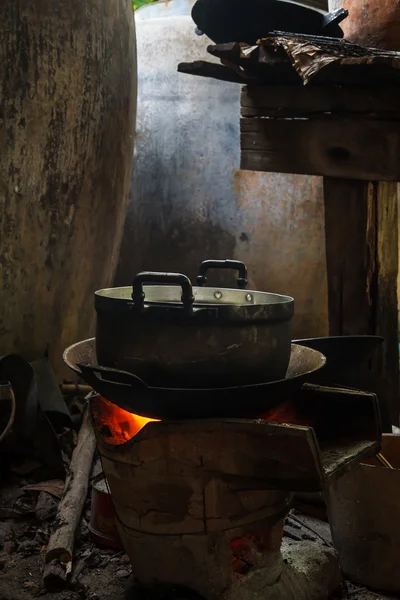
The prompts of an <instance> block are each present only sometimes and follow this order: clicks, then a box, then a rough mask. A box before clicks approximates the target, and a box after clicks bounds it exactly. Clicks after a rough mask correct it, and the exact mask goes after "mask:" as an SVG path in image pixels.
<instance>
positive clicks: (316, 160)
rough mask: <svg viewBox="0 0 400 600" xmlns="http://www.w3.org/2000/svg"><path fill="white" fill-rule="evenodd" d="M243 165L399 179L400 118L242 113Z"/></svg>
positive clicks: (254, 167) (386, 179)
mask: <svg viewBox="0 0 400 600" xmlns="http://www.w3.org/2000/svg"><path fill="white" fill-rule="evenodd" d="M240 130H241V136H240V137H241V168H242V169H245V170H246V169H247V170H250V171H269V172H271V171H272V172H278V173H279V172H280V173H303V174H308V175H324V176H328V177H338V178H346V179H347V178H348V179H362V180H366V181H400V160H399V157H400V122H398V121H374V120H363V121H362V122H360V121H357V120H354V119H339V118H338V119H335V118H324V119H323V118H317V119H312V120H311V119H303V120H302V119H291V120H290V119H268V118H266V119H248V118H245V119H243V118H242V119H241V121H240Z"/></svg>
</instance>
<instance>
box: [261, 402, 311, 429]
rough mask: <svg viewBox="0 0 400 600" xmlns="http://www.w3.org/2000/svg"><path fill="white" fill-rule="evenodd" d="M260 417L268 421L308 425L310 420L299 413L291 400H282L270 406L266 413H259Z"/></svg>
mask: <svg viewBox="0 0 400 600" xmlns="http://www.w3.org/2000/svg"><path fill="white" fill-rule="evenodd" d="M260 419H263V420H264V421H267V422H268V423H271V422H273V423H280V424H282V423H285V424H288V425H304V426H310V425H311V420H310V419H309V418H306V417H305V416H304V415H299V414H298V412H297V411H296V407H295V406H294V404H293V402H291V401H289V402H284V403H283V404H280V405H279V406H277V407H275V408H272V409H271V410H269V411H268V412H267V413H264V414H262V415H260Z"/></svg>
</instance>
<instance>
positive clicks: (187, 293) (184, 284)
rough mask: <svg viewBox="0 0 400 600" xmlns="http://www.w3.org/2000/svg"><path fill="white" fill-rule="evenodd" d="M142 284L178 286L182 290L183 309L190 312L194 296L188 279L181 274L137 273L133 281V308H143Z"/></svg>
mask: <svg viewBox="0 0 400 600" xmlns="http://www.w3.org/2000/svg"><path fill="white" fill-rule="evenodd" d="M144 283H154V284H155V285H179V286H180V287H181V288H182V304H183V307H184V308H185V309H186V310H188V311H191V310H192V306H193V302H194V296H193V288H192V283H191V281H190V279H189V277H186V275H182V274H181V273H157V272H153V271H143V272H142V273H138V275H136V277H135V279H134V281H133V292H132V300H133V304H134V306H135V308H143V304H144V300H145V294H144V291H143V284H144Z"/></svg>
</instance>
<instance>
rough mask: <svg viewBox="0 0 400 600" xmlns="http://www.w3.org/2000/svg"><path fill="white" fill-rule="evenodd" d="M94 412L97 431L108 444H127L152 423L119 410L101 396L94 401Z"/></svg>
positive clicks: (121, 409) (144, 418) (149, 420)
mask: <svg viewBox="0 0 400 600" xmlns="http://www.w3.org/2000/svg"><path fill="white" fill-rule="evenodd" d="M92 411H93V418H94V422H95V426H96V429H97V430H98V431H99V433H100V435H101V436H102V438H103V440H104V441H105V442H106V443H107V444H113V445H114V446H117V445H120V444H125V443H126V442H128V441H129V440H131V439H132V438H133V437H134V436H135V435H137V434H138V433H139V431H140V430H141V429H143V427H144V426H145V425H146V424H147V423H150V422H151V421H157V420H158V419H147V418H146V417H141V416H139V415H135V414H133V413H130V412H128V411H127V410H124V409H123V408H119V406H116V405H115V404H112V403H111V402H109V401H108V400H106V399H105V398H103V397H102V396H100V395H97V396H96V397H95V398H93V399H92Z"/></svg>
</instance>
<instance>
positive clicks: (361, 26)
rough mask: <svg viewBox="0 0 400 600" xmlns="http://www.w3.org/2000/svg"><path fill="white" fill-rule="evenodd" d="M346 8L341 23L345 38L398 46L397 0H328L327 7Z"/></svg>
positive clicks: (399, 4) (399, 17) (399, 8)
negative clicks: (347, 13)
mask: <svg viewBox="0 0 400 600" xmlns="http://www.w3.org/2000/svg"><path fill="white" fill-rule="evenodd" d="M337 8H347V10H348V11H349V16H348V17H347V19H345V20H344V21H343V22H342V23H341V27H342V29H343V31H344V37H345V39H346V40H349V41H351V42H355V43H356V44H361V45H363V46H370V47H374V48H384V49H386V50H400V0H329V10H335V9H337Z"/></svg>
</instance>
